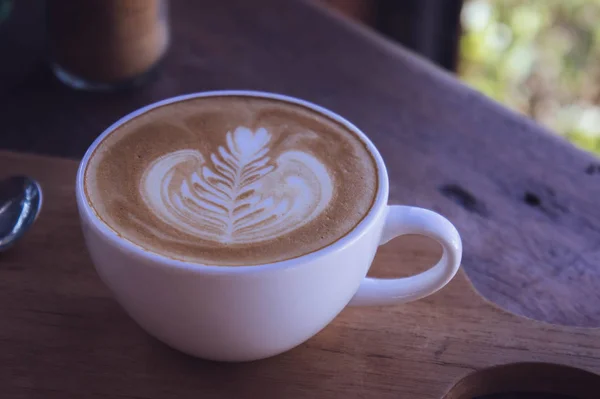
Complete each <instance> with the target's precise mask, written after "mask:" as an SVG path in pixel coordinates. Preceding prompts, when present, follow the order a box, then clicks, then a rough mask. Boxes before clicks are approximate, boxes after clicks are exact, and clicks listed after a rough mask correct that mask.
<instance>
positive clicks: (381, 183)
mask: <svg viewBox="0 0 600 399" xmlns="http://www.w3.org/2000/svg"><path fill="white" fill-rule="evenodd" d="M222 96H244V97H254V98H266V99H273V100H278V101H282V102H288V103H292V104H296V105H300V106H303V107H305V108H308V109H310V110H312V111H315V112H318V113H320V114H323V115H325V116H326V117H328V118H331V119H333V120H335V121H336V122H338V123H340V124H342V125H343V126H344V127H346V128H347V129H349V130H350V131H351V132H352V133H353V134H354V135H355V136H356V137H357V138H358V139H359V140H361V141H362V142H363V144H365V146H366V147H367V150H368V151H369V153H370V154H371V156H372V157H373V159H374V161H375V164H376V168H377V179H378V182H377V193H376V195H375V200H374V201H373V203H372V205H371V207H370V209H369V210H368V211H367V213H366V214H365V216H364V217H363V218H362V220H361V221H360V222H359V223H358V224H357V225H356V226H354V227H353V228H352V230H350V231H349V232H348V233H346V234H345V235H344V236H342V237H340V238H338V239H337V240H336V241H334V242H333V243H331V244H329V245H327V246H325V247H323V248H320V249H318V250H316V251H313V252H309V253H307V254H304V255H300V256H297V257H295V258H291V259H284V260H280V261H275V262H270V263H262V264H256V265H239V266H234V265H223V266H221V265H211V264H204V263H201V262H193V261H184V260H181V259H175V258H172V257H169V256H166V255H162V254H159V253H157V252H153V251H151V250H148V249H146V248H144V247H142V246H141V245H138V244H135V243H134V242H132V241H129V240H127V239H126V238H124V237H121V236H120V235H119V234H118V233H117V232H116V231H115V230H114V229H113V228H111V227H110V226H109V225H108V224H107V223H106V222H104V221H103V220H102V219H101V218H100V217H99V216H98V215H97V213H96V211H95V210H94V209H93V207H92V205H91V204H90V202H89V199H88V198H87V195H86V194H85V189H84V176H85V170H86V168H87V164H88V162H89V160H90V158H91V156H92V154H93V153H94V151H95V149H96V148H97V147H98V145H99V144H100V143H101V142H102V141H103V140H104V139H105V138H106V137H107V136H108V135H109V134H111V133H112V132H113V131H114V130H116V129H117V128H119V127H120V126H121V125H123V124H124V123H126V122H128V121H130V120H132V119H134V118H136V117H138V116H140V115H142V114H144V113H146V112H149V111H151V110H153V109H155V108H159V107H162V106H165V105H168V104H172V103H176V102H180V101H186V100H189V99H194V98H202V97H222ZM76 179H77V181H76V185H75V188H76V190H75V191H76V200H77V204H78V206H79V208H80V213H82V217H83V216H85V217H86V219H87V221H89V223H90V224H92V225H93V227H94V228H95V229H96V230H97V231H98V232H99V233H100V234H101V235H102V236H103V237H104V238H106V239H107V240H109V241H110V242H111V243H112V244H113V245H115V246H117V247H120V248H121V249H123V250H125V251H127V252H129V253H131V254H133V255H136V256H138V257H140V258H142V259H145V260H148V261H151V263H152V264H160V265H161V266H166V267H169V268H174V269H179V270H188V271H202V272H212V273H216V274H229V273H240V272H259V271H265V270H269V269H284V268H285V269H287V268H294V267H297V266H300V265H302V264H305V263H307V262H312V261H315V260H317V259H320V258H323V257H325V256H328V255H330V254H333V253H335V252H339V251H341V250H342V249H344V248H346V247H348V246H350V245H352V244H353V243H354V242H355V241H357V240H358V239H359V238H360V237H362V236H363V235H364V234H365V233H366V232H367V230H368V229H369V227H370V226H371V225H372V224H373V223H374V222H375V221H376V220H377V218H378V217H379V214H380V213H381V212H383V211H385V209H387V201H388V193H389V181H388V174H387V170H386V167H385V164H384V162H383V158H382V157H381V154H380V153H379V151H378V150H377V148H376V147H375V145H374V144H373V143H372V142H371V140H370V139H369V138H368V137H367V135H366V134H365V133H363V132H362V131H361V130H360V129H359V128H358V127H356V126H355V125H354V124H353V123H352V122H350V121H349V120H347V119H346V118H344V117H342V116H340V115H338V114H337V113H335V112H333V111H330V110H329V109H327V108H325V107H322V106H320V105H317V104H315V103H312V102H309V101H306V100H302V99H299V98H296V97H292V96H288V95H284V94H278V93H272V92H265V91H254V90H214V91H204V92H195V93H190V94H183V95H179V96H174V97H169V98H166V99H163V100H160V101H157V102H154V103H151V104H148V105H146V106H144V107H142V108H139V109H137V110H135V111H133V112H130V113H129V114H127V115H125V116H123V117H121V118H120V119H118V120H117V121H116V122H114V123H113V124H111V125H110V126H109V127H108V128H106V129H105V130H104V131H103V132H102V133H101V134H100V135H99V136H98V137H97V138H96V139H95V140H94V141H93V142H92V144H91V145H90V146H89V147H88V149H87V150H86V152H85V154H84V156H83V158H82V159H81V161H80V163H79V167H78V170H77V177H76Z"/></svg>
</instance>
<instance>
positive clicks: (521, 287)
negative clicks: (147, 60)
mask: <svg viewBox="0 0 600 399" xmlns="http://www.w3.org/2000/svg"><path fill="white" fill-rule="evenodd" d="M28 6H29V7H34V6H33V5H32V4H31V3H30V4H29V5H28ZM26 11H27V10H26V9H25V6H23V7H21V4H18V5H17V6H16V7H15V15H14V18H12V19H11V20H10V22H9V23H8V24H6V25H5V26H0V34H2V33H6V32H9V33H10V32H15V31H16V30H17V29H20V28H21V27H22V26H30V27H31V29H30V30H29V31H28V32H29V33H25V34H22V35H18V36H17V35H10V34H6V35H5V36H4V37H3V40H4V42H3V43H2V45H1V46H0V51H2V52H0V54H3V57H4V58H3V61H2V66H1V67H0V68H1V69H0V71H1V72H2V74H3V75H2V76H3V80H2V81H1V82H0V147H2V148H5V149H11V150H18V151H27V152H35V153H39V154H46V155H55V156H62V157H68V158H73V159H77V158H79V157H81V156H82V154H83V152H84V151H85V149H86V147H87V146H88V145H89V144H90V143H91V142H92V140H93V139H94V138H95V137H96V136H97V135H98V134H99V133H100V132H101V131H102V130H103V129H104V128H105V127H107V126H108V125H109V124H110V123H111V122H113V121H114V120H116V119H117V118H118V117H120V116H122V115H124V114H126V113H128V112H130V111H132V110H134V109H136V108H138V107H140V106H142V105H145V104H148V103H150V102H153V101H156V100H159V99H162V98H165V97H169V96H173V95H178V94H183V93H190V92H196V91H205V90H214V89H232V88H239V89H257V90H266V91H274V92H280V93H284V94H289V95H292V96H297V97H301V98H304V99H307V100H309V101H313V102H316V103H318V104H321V105H323V106H325V107H328V108H330V109H332V110H334V111H336V112H338V113H340V114H341V115H344V116H346V117H347V118H348V119H350V120H351V121H353V122H354V123H355V124H356V125H358V126H359V127H360V128H361V129H363V130H364V131H365V132H366V133H367V134H368V135H369V136H370V138H371V139H372V140H373V142H374V143H375V144H376V145H377V146H378V148H379V149H380V151H381V153H382V155H383V157H384V160H385V162H386V164H387V165H388V168H389V172H390V178H391V193H390V194H391V201H392V202H393V203H403V204H408V205H418V206H422V207H427V208H431V209H433V210H436V211H438V212H440V213H442V214H444V215H445V216H447V217H448V218H449V219H450V220H451V221H452V222H453V223H455V224H456V226H457V227H458V229H459V231H460V233H461V234H462V236H463V240H464V258H463V259H464V261H463V265H464V269H465V270H466V272H467V275H468V276H469V278H470V279H471V280H472V282H473V283H474V285H475V287H476V288H477V289H478V290H479V292H480V293H481V294H482V295H483V296H485V297H486V298H488V299H489V300H491V301H493V302H495V303H496V304H498V305H500V306H501V307H503V308H505V309H507V310H509V311H511V312H514V313H517V314H521V315H525V316H528V317H531V318H535V319H540V320H545V321H548V322H552V323H559V324H569V325H578V326H599V325H600V306H598V305H599V304H600V291H599V290H598V289H597V287H598V286H600V268H599V267H597V266H598V265H599V264H600V207H599V206H598V205H597V204H598V199H599V198H600V162H598V160H597V159H596V158H594V157H592V156H591V155H588V154H586V153H584V152H582V151H579V150H577V149H575V148H573V147H572V146H571V145H570V144H568V143H567V142H565V141H564V140H562V139H560V138H557V137H556V136H554V135H552V134H550V133H548V132H546V131H544V130H543V129H542V128H540V127H539V126H537V125H535V124H534V123H532V122H530V121H529V120H527V119H525V118H523V117H521V116H518V115H516V114H514V113H512V112H510V111H508V110H506V109H504V108H503V107H502V106H500V105H498V104H495V103H493V102H492V101H490V100H488V99H486V98H485V97H483V96H482V95H480V94H478V93H476V92H474V91H472V90H470V89H468V88H466V87H465V86H463V85H462V84H460V83H459V82H458V81H457V80H456V79H455V78H454V77H452V76H450V75H448V74H446V73H445V72H442V71H441V70H439V69H437V68H436V67H434V66H432V65H430V64H429V63H427V62H425V61H423V60H421V59H419V58H418V57H417V56H415V55H413V54H411V53H409V52H407V51H406V50H404V49H402V48H400V47H398V46H397V45H395V44H394V43H391V42H388V41H386V40H385V39H383V38H381V37H380V36H378V35H377V34H375V33H373V32H371V31H369V30H367V29H366V28H363V27H360V26H358V25H356V24H354V23H352V22H349V21H347V20H345V19H342V18H340V17H338V16H336V15H335V14H333V13H331V12H328V11H327V10H326V9H323V8H320V7H318V6H314V5H312V4H310V3H305V2H301V1H281V0H260V1H258V0H257V1H246V0H227V1H222V0H205V1H202V2H195V1H192V0H188V1H183V0H178V1H173V2H172V20H173V25H172V27H173V46H172V48H171V50H170V53H169V56H168V57H167V59H166V60H165V63H164V65H163V68H162V70H161V73H160V74H159V76H158V77H157V78H156V79H155V80H154V81H152V82H151V83H149V84H148V85H146V86H144V87H143V88H141V89H139V90H136V91H132V92H128V93H120V94H102V95H100V94H90V93H81V92H76V91H71V90H69V89H67V88H65V87H63V86H61V85H60V84H58V83H57V82H55V81H54V80H53V79H52V77H51V75H50V73H49V72H48V70H47V68H46V67H45V66H44V64H43V59H42V58H41V56H40V54H41V52H39V50H40V46H41V42H40V37H39V36H36V32H37V33H39V32H40V31H41V28H40V27H39V26H40V25H39V24H38V22H39V18H40V17H41V13H40V12H39V10H37V9H34V8H32V9H31V11H30V12H26ZM7 38H8V39H7ZM8 50H12V51H13V52H12V53H10V54H11V55H14V59H13V60H12V61H11V63H7V62H6V60H7V58H6V57H5V55H6V54H7V52H6V51H8ZM7 77H10V78H7ZM106 322H107V323H110V320H108V319H107V320H106ZM1 339H2V337H0V342H2V341H1ZM98 339H100V338H98ZM61 367H65V368H68V367H81V365H67V364H63V365H61ZM148 367H150V368H151V367H153V365H152V364H149V365H148ZM216 367H218V366H216ZM107 372H108V371H107ZM65 378H68V374H66V375H65ZM0 390H1V387H0ZM14 397H19V398H26V397H29V396H27V395H26V394H23V395H22V396H14ZM32 397H33V396H32ZM48 397H50V396H48ZM56 397H60V396H59V395H58V394H57V396H56ZM124 397H129V396H124Z"/></svg>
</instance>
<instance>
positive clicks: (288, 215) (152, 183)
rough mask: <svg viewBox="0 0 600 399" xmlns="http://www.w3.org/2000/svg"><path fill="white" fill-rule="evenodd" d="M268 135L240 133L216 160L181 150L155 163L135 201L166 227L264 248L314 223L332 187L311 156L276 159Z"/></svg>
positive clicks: (264, 132) (294, 152) (322, 167)
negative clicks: (139, 200) (266, 243)
mask: <svg viewBox="0 0 600 399" xmlns="http://www.w3.org/2000/svg"><path fill="white" fill-rule="evenodd" d="M270 143H271V135H270V134H269V132H268V131H267V130H266V129H264V128H259V129H257V130H256V131H254V132H253V131H251V130H250V129H248V128H246V127H243V126H240V127H238V128H237V129H235V131H234V132H233V133H231V132H227V134H226V136H225V145H224V146H219V147H218V150H217V152H216V153H212V154H207V158H206V157H205V155H204V154H202V153H201V152H200V151H197V150H191V149H189V150H179V151H175V152H172V153H169V154H165V155H163V156H161V157H159V158H158V159H156V160H155V161H153V162H152V163H151V164H150V165H149V166H148V168H147V169H146V171H145V172H144V173H143V175H142V181H141V182H140V183H141V184H140V186H139V187H140V194H141V196H142V198H143V199H144V202H145V203H146V205H147V206H148V208H149V209H150V210H151V211H152V212H154V214H155V215H156V217H158V218H159V219H160V220H161V221H162V222H163V223H165V224H167V225H169V226H171V227H173V228H175V229H177V230H179V231H181V232H184V233H187V234H189V235H192V236H195V237H198V238H201V239H204V240H209V241H216V242H219V243H222V244H245V243H251V242H260V241H266V240H270V239H273V238H276V237H278V236H282V235H284V234H286V233H288V232H291V231H293V230H296V229H298V228H300V227H301V226H303V225H305V224H307V223H309V222H310V221H312V220H314V219H315V218H316V217H317V216H318V215H319V214H320V213H321V212H322V211H323V210H324V209H325V208H326V207H327V205H328V204H329V202H330V200H331V197H332V195H333V183H332V179H331V176H330V175H329V173H328V171H327V168H326V167H325V165H324V164H323V163H322V162H321V161H319V160H318V159H317V158H316V157H314V156H313V155H312V154H309V153H306V152H303V151H299V150H290V151H286V152H283V153H281V154H279V156H278V157H277V158H276V159H272V157H271V156H269V154H270V152H271V151H272V149H271V146H270Z"/></svg>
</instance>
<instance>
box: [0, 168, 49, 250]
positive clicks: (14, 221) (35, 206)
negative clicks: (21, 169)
mask: <svg viewBox="0 0 600 399" xmlns="http://www.w3.org/2000/svg"><path fill="white" fill-rule="evenodd" d="M41 207H42V189H41V188H40V185H39V184H38V183H37V182H36V181H35V180H33V179H32V178H30V177H27V176H13V177H9V178H7V179H4V180H0V252H1V251H4V250H6V249H7V248H9V247H10V246H11V245H13V244H14V243H15V242H16V241H17V240H18V239H19V238H21V237H22V236H23V234H25V232H26V231H27V230H29V228H30V227H31V225H32V224H33V222H35V219H36V218H37V216H38V214H39V213H40V209H41Z"/></svg>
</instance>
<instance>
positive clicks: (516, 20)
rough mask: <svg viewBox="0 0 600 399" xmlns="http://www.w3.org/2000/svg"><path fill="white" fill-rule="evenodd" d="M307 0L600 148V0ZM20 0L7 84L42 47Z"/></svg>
mask: <svg viewBox="0 0 600 399" xmlns="http://www.w3.org/2000/svg"><path fill="white" fill-rule="evenodd" d="M27 1H31V3H30V4H29V5H32V3H33V0H26V1H24V3H27ZM307 1H315V2H320V3H324V4H326V5H327V6H329V7H331V8H333V9H335V10H336V11H338V12H341V13H343V14H345V15H347V16H349V17H350V18H352V19H354V20H355V21H358V22H359V23H362V24H365V25H368V26H369V27H371V28H373V29H375V30H377V31H378V32H380V33H381V34H383V35H385V36H387V37H388V38H390V39H392V40H394V41H397V42H399V43H401V44H403V45H404V46H406V47H408V48H410V49H412V50H413V51H415V52H417V53H419V54H421V55H422V56H423V57H425V58H428V59H429V60H431V61H432V62H434V63H436V64H437V65H439V66H440V67H442V68H444V69H446V70H448V71H450V72H451V73H455V74H456V75H457V76H458V78H459V79H461V80H462V81H464V82H465V83H466V84H467V85H469V86H471V87H473V88H474V89H476V90H478V91H480V92H481V93H483V94H484V95H486V96H489V97H491V98H492V99H494V100H496V101H498V102H500V103H502V104H504V105H505V106H507V107H509V108H511V109H512V110H514V111H515V112H518V113H521V114H523V115H525V116H528V117H530V118H532V119H534V120H535V121H537V122H538V123H540V124H542V125H544V126H545V127H547V128H548V129H549V130H550V131H551V132H553V134H558V135H561V136H563V137H565V138H567V139H568V140H569V141H570V142H572V143H573V144H574V145H576V146H578V147H580V148H582V149H584V150H586V151H590V152H592V153H595V154H596V155H600V46H599V44H600V43H599V41H600V24H599V23H598V21H600V0H307ZM17 3H18V2H17V1H16V0H0V54H14V53H15V52H17V50H18V53H19V54H20V58H19V59H18V60H17V59H13V60H10V62H8V60H4V61H3V65H2V68H1V69H2V74H3V76H0V89H7V87H9V86H10V87H12V86H11V85H13V83H14V82H16V81H19V80H20V79H18V78H17V77H18V76H22V75H24V74H26V73H29V71H28V68H29V65H33V63H32V62H30V61H31V60H29V59H27V58H28V57H29V58H32V57H36V56H37V55H39V54H40V51H39V48H41V47H42V46H43V36H44V27H43V26H41V25H40V24H39V23H37V21H39V20H40V18H39V16H38V15H34V14H36V13H41V12H43V9H42V8H40V7H19V6H21V5H23V6H24V5H26V4H23V3H20V2H19V3H20V4H17ZM18 5H19V6H18ZM22 9H30V10H26V11H28V14H27V15H24V14H25V13H24V12H22V11H21V10H22ZM20 11H21V12H20ZM20 31H27V32H28V34H27V35H19V34H15V32H20ZM4 75H6V76H4ZM5 86H7V87H5ZM482 133H484V132H482Z"/></svg>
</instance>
